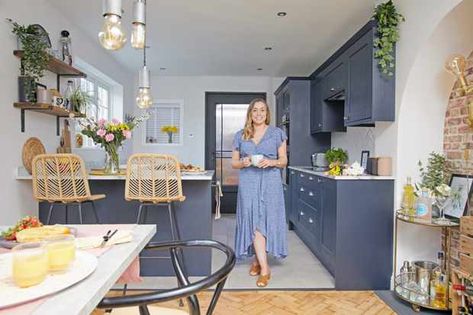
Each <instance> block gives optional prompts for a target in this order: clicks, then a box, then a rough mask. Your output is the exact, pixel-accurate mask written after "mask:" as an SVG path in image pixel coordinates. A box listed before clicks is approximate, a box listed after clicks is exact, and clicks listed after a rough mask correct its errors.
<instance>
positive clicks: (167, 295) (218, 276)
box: [97, 240, 236, 315]
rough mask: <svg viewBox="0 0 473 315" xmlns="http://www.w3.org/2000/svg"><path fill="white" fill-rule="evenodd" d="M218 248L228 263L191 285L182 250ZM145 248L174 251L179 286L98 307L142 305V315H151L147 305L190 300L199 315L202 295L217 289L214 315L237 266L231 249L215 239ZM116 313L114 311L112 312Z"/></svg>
mask: <svg viewBox="0 0 473 315" xmlns="http://www.w3.org/2000/svg"><path fill="white" fill-rule="evenodd" d="M198 247H201V248H206V249H209V248H211V249H216V250H218V251H220V252H221V253H223V254H224V255H225V257H226V259H225V263H224V264H223V265H222V266H221V267H220V268H219V269H218V270H216V271H213V272H212V273H211V274H210V275H208V276H206V277H204V278H203V279H200V280H198V281H196V282H192V283H191V282H190V281H189V279H188V275H187V274H186V269H185V268H184V266H183V263H182V260H181V259H180V258H179V254H178V253H179V252H178V250H179V249H184V250H186V249H188V248H189V249H193V250H195V249H194V248H198ZM145 249H147V250H169V251H170V252H171V262H172V266H173V268H174V272H175V274H176V276H177V278H178V281H179V283H180V284H181V285H180V286H179V287H176V288H172V289H165V290H157V291H154V292H149V293H142V294H137V295H123V296H117V297H105V298H104V299H103V300H102V301H101V302H100V303H99V305H97V307H98V308H101V309H103V308H105V309H110V308H112V309H113V308H120V307H129V306H138V307H139V308H140V314H149V311H148V308H147V305H149V304H153V303H160V302H167V301H170V300H172V299H180V298H187V302H188V308H189V314H191V315H194V314H197V315H199V314H200V313H201V310H200V306H199V300H198V297H197V293H198V292H202V291H204V290H207V289H209V288H212V287H213V286H215V290H214V294H213V296H212V299H211V301H210V304H209V306H208V308H207V312H206V314H207V315H211V314H213V312H214V310H215V307H216V305H217V302H218V299H219V297H220V294H221V293H222V290H223V287H224V286H225V282H226V280H227V277H228V275H229V274H230V272H231V271H232V270H233V267H234V266H235V261H236V258H235V253H234V251H233V249H232V248H230V247H229V246H227V245H225V244H223V243H220V242H217V241H213V240H187V241H172V242H150V243H149V244H148V245H147V246H146V247H145ZM112 314H113V311H112Z"/></svg>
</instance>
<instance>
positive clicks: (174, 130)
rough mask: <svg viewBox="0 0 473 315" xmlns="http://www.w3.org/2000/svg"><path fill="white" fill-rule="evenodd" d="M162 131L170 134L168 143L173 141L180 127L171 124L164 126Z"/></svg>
mask: <svg viewBox="0 0 473 315" xmlns="http://www.w3.org/2000/svg"><path fill="white" fill-rule="evenodd" d="M161 131H162V132H164V133H167V134H168V143H172V135H173V134H174V133H177V132H178V131H179V129H178V128H177V126H173V125H169V126H162V127H161Z"/></svg>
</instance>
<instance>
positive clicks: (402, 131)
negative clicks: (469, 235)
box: [397, 0, 473, 261]
mask: <svg viewBox="0 0 473 315" xmlns="http://www.w3.org/2000/svg"><path fill="white" fill-rule="evenodd" d="M399 2H400V3H399V6H400V8H403V7H404V6H406V5H407V4H406V2H407V1H399ZM408 2H409V4H411V3H412V1H408ZM419 2H423V1H419ZM426 2H429V6H428V7H425V8H424V7H422V11H423V14H421V15H420V14H418V13H417V14H415V16H414V15H413V16H412V17H411V19H420V21H414V22H413V23H411V24H410V25H409V26H410V28H409V30H410V32H412V31H413V30H414V29H415V28H414V27H416V28H417V27H418V28H420V30H419V31H420V33H425V32H424V29H425V26H423V24H424V23H426V22H427V21H424V22H423V21H422V20H423V17H424V13H425V12H427V13H429V11H430V10H431V9H430V7H437V9H438V10H437V11H436V13H437V14H436V16H438V12H439V11H440V10H441V9H443V12H445V13H447V12H448V10H449V9H450V8H454V9H453V10H452V11H451V12H450V13H449V14H448V15H447V16H446V17H445V18H444V19H442V20H441V21H440V23H439V24H436V23H435V22H434V21H430V23H431V24H432V25H437V27H436V28H433V29H432V31H433V32H431V34H429V35H430V36H428V37H427V39H426V40H422V37H421V38H420V39H421V40H420V42H421V44H422V45H421V46H420V49H419V50H418V54H417V55H416V56H413V55H412V54H410V55H411V56H410V57H411V58H412V59H411V60H413V62H412V67H411V68H410V70H409V73H408V75H406V73H402V76H401V77H400V79H403V82H400V83H401V84H399V85H398V86H399V87H398V89H399V90H401V91H402V94H400V93H398V95H399V99H398V102H399V103H400V104H399V105H400V106H399V108H398V119H397V122H398V126H397V129H398V130H397V132H398V146H397V149H398V153H397V169H398V171H397V176H398V179H399V180H398V191H399V194H398V197H400V190H401V185H402V184H403V183H404V181H405V178H406V177H407V176H412V177H413V178H414V179H416V178H418V167H417V161H418V160H424V161H425V160H426V158H427V156H428V154H429V152H431V151H438V152H442V151H443V129H444V118H445V112H446V109H447V105H448V98H449V95H450V93H451V90H452V87H453V84H454V81H455V78H454V76H453V75H451V74H449V73H448V72H447V71H445V70H444V63H445V61H446V59H447V58H448V56H449V55H451V54H453V53H461V54H464V55H466V56H467V55H469V54H470V53H471V51H472V50H473V32H472V30H473V19H472V15H473V1H471V0H465V1H463V2H462V3H460V4H459V5H458V6H456V7H455V5H456V4H457V3H459V1H435V2H436V3H432V2H433V1H425V2H424V5H426V6H427V4H426ZM440 2H441V3H440ZM416 3H417V1H416ZM446 3H449V5H448V6H447V5H446ZM409 8H410V9H409V11H408V12H407V14H409V15H410V14H411V12H412V11H411V10H414V9H416V6H415V5H410V6H409ZM419 9H421V8H419ZM406 18H407V19H409V16H406ZM406 24H407V23H406ZM406 26H407V25H406ZM406 31H407V30H406V29H403V30H402V33H401V36H403V35H404V36H406V37H407V38H406V40H409V39H411V40H412V41H419V38H414V36H412V34H408V33H407V32H406ZM408 44H411V42H409V43H406V42H405V41H403V42H401V45H400V49H401V52H402V53H404V49H407V47H406V45H408ZM401 56H406V57H407V55H406V54H401ZM406 57H404V58H406ZM398 58H400V57H398ZM401 65H402V64H401ZM398 70H400V69H398ZM402 83H404V84H402ZM398 202H399V199H398ZM400 231H401V238H400V243H399V246H400V248H401V251H400V256H399V260H398V261H401V260H403V259H407V258H409V259H417V258H419V259H420V258H423V259H425V258H429V257H430V259H435V257H436V256H435V253H436V251H437V250H438V248H439V244H440V234H439V231H438V230H429V229H425V228H421V227H418V226H411V225H401V226H400ZM414 240H415V241H414Z"/></svg>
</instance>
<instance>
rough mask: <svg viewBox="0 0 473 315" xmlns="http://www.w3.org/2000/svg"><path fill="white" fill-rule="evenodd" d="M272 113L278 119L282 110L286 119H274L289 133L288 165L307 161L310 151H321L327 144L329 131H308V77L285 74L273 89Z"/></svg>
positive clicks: (328, 146) (311, 152)
mask: <svg viewBox="0 0 473 315" xmlns="http://www.w3.org/2000/svg"><path fill="white" fill-rule="evenodd" d="M275 96H276V111H277V112H276V117H277V119H280V120H281V119H282V116H283V114H282V113H283V112H285V113H286V117H287V116H289V122H288V121H285V122H282V121H276V125H277V126H280V127H281V128H283V129H285V131H286V133H287V134H288V136H289V141H288V144H289V146H288V154H289V163H290V164H289V165H310V163H311V160H310V157H311V155H312V154H313V153H314V152H325V151H326V150H328V149H329V148H330V134H318V135H315V136H313V135H311V133H310V115H309V112H310V80H309V78H306V77H288V78H286V80H284V82H283V83H282V84H281V85H280V86H279V88H278V89H277V90H276V92H275Z"/></svg>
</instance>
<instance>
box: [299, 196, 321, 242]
mask: <svg viewBox="0 0 473 315" xmlns="http://www.w3.org/2000/svg"><path fill="white" fill-rule="evenodd" d="M298 222H299V224H300V225H302V226H303V227H304V228H305V229H306V230H307V231H309V232H310V233H311V234H313V235H314V236H315V237H316V238H318V239H319V238H320V212H319V211H318V210H317V209H314V208H312V207H311V206H309V205H308V204H306V203H305V202H304V201H302V200H300V201H299V209H298Z"/></svg>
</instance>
